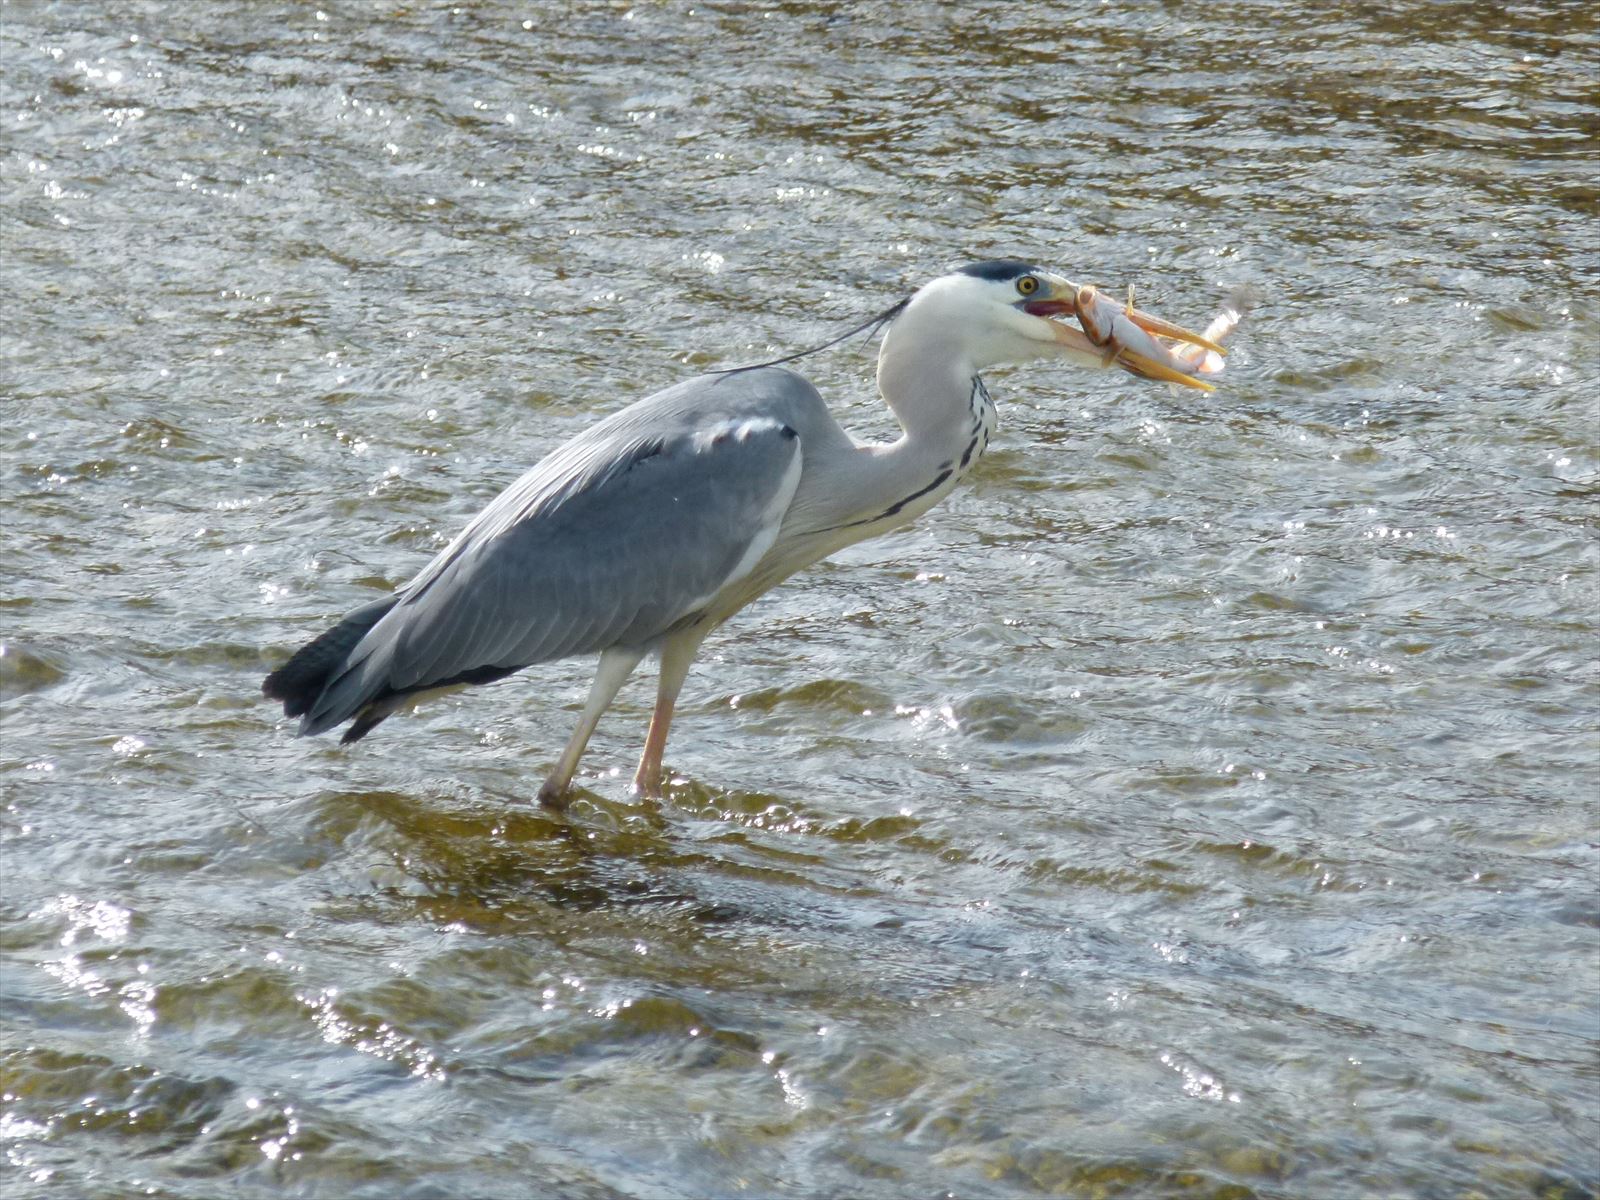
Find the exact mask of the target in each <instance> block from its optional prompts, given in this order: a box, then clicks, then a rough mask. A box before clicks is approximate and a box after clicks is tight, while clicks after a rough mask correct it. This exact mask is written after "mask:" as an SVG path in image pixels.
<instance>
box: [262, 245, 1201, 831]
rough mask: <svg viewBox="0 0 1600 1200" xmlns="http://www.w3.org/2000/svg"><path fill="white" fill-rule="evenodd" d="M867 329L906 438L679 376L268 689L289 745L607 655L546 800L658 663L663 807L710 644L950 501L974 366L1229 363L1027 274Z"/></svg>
mask: <svg viewBox="0 0 1600 1200" xmlns="http://www.w3.org/2000/svg"><path fill="white" fill-rule="evenodd" d="M1063 316H1074V317H1076V318H1077V319H1078V320H1079V322H1080V324H1081V326H1082V328H1081V329H1080V328H1075V327H1073V326H1071V325H1068V324H1067V323H1066V322H1064V321H1062V320H1058V319H1056V318H1059V317H1063ZM881 318H882V322H886V323H887V324H886V331H885V334H884V338H883V342H882V345H881V347H880V350H879V355H878V375H877V378H878V389H879V391H880V392H881V393H882V396H883V399H884V401H885V402H886V403H887V404H888V406H889V408H890V409H891V410H892V412H893V414H894V416H895V418H896V419H897V421H898V422H899V424H900V428H901V434H900V436H899V437H898V438H897V439H896V440H894V441H892V442H884V443H868V444H862V443H858V442H857V441H856V440H855V439H854V438H852V437H851V436H850V435H849V434H848V433H847V432H845V430H844V429H843V428H841V427H840V425H839V424H838V422H837V421H835V420H834V418H833V416H832V414H831V413H830V412H829V411H828V408H827V405H826V404H825V403H824V402H823V399H822V397H821V395H820V394H819V393H818V392H817V390H816V389H815V388H814V387H812V386H811V384H809V383H807V382H806V381H805V380H804V379H803V378H801V377H800V376H799V375H797V374H794V373H793V372H791V371H789V370H787V369H785V368H783V367H782V366H779V365H774V364H763V365H762V366H759V367H754V368H743V369H738V370H734V371H729V372H719V373H713V374H709V375H701V376H699V377H697V378H693V379H689V380H686V381H684V382H682V383H678V384H676V385H675V386H672V387H669V388H667V389H665V390H664V391H660V392H657V393H655V394H654V395H652V396H649V397H647V398H645V399H643V400H640V401H638V402H637V403H635V404H633V405H630V406H629V407H627V408H624V409H622V410H621V411H620V412H617V413H615V414H614V415H612V416H610V417H607V418H606V419H605V420H602V421H600V422H599V423H597V424H595V425H593V426H591V427H590V428H589V429H587V430H585V431H584V432H582V433H580V434H579V435H578V436H576V437H575V438H573V439H572V440H571V441H569V442H567V443H566V444H565V445H563V446H561V447H560V448H559V449H557V450H555V451H554V452H553V453H551V454H550V455H549V456H548V457H547V458H545V459H544V460H543V461H542V462H540V463H539V464H538V465H537V466H535V467H534V468H533V469H532V470H530V471H528V472H527V473H526V474H525V475H523V476H522V477H521V478H520V479H518V480H517V481H516V482H515V483H513V484H511V486H510V487H508V488H507V489H506V490H505V491H504V492H502V493H501V494H500V495H499V496H498V497H497V498H496V499H495V500H494V501H492V502H491V503H490V504H489V506H488V507H487V508H485V509H484V510H483V511H482V512H481V513H479V514H478V516H477V517H476V518H475V519H474V520H473V521H472V522H471V523H470V524H468V525H467V527H466V528H465V529H464V530H463V531H462V532H461V533H460V534H459V535H458V536H457V537H456V538H455V540H454V541H452V542H450V544H449V545H448V546H446V547H445V548H444V550H442V551H441V552H440V553H439V554H438V555H437V556H436V557H435V558H434V559H433V560H432V561H431V562H429V563H428V564H427V565H426V566H425V567H423V568H422V570H421V572H419V573H418V574H417V575H416V577H415V578H413V579H412V580H411V581H410V582H408V583H406V584H405V585H403V586H402V587H400V588H399V589H398V590H396V591H395V592H394V593H393V594H392V595H389V596H385V597H384V598H383V599H381V600H377V601H374V602H372V603H370V604H367V605H365V606H364V607H362V608H358V609H356V610H355V611H354V612H352V613H350V614H349V615H348V616H346V617H345V618H344V619H343V620H342V621H340V622H339V623H338V624H337V625H335V626H333V628H331V629H329V630H328V631H327V632H325V633H324V634H322V636H320V637H318V638H316V639H315V640H314V641H312V642H310V643H309V644H308V645H306V646H305V647H304V648H302V649H301V650H300V651H299V652H298V653H297V654H295V655H294V656H293V657H292V658H291V659H289V661H288V662H287V663H285V664H284V665H283V666H282V667H280V668H278V669H277V670H276V671H274V672H272V674H270V675H268V676H267V678H266V681H265V683H264V684H263V687H262V690H263V691H264V693H265V694H266V695H267V696H268V697H269V698H271V699H274V700H281V701H282V702H283V709H284V712H285V714H286V715H288V716H290V717H299V718H300V728H299V732H300V733H301V734H302V735H309V734H317V733H322V732H324V731H325V730H328V729H331V728H333V727H334V726H337V725H340V724H343V723H344V722H346V721H350V722H351V725H350V728H349V729H348V730H347V731H346V732H345V734H344V738H343V740H344V741H345V742H352V741H355V740H357V739H359V738H362V737H365V736H366V735H367V734H368V733H370V732H371V731H372V729H373V728H374V727H375V726H376V725H378V724H379V723H380V722H382V721H383V720H384V719H385V718H386V717H388V716H389V715H391V714H392V713H394V712H396V711H397V710H399V709H402V708H406V707H409V706H411V705H412V704H414V703H416V702H417V701H418V700H419V699H421V698H425V697H428V696H430V695H436V694H439V693H441V692H443V691H446V690H450V689H454V688H458V687H463V686H466V685H469V684H481V683H489V682H491V681H493V680H497V679H501V678H503V677H505V676H507V675H510V674H511V673H512V672H514V671H519V670H521V669H522V668H523V667H527V666H530V665H532V664H534V663H540V662H548V661H550V660H553V659H559V658H566V657H568V656H571V655H577V654H596V653H597V654H598V655H599V664H598V667H597V669H596V671H595V676H594V683H593V685H592V687H591V688H590V690H589V695H588V699H587V700H586V702H585V703H584V706H583V710H582V714H581V715H580V716H579V718H578V725H577V729H576V730H575V731H574V732H573V734H572V737H571V739H570V740H569V741H568V742H567V745H566V748H565V749H564V750H563V751H562V752H561V755H560V757H559V758H558V759H557V760H556V763H555V766H554V767H553V768H552V769H551V771H550V773H549V776H548V777H547V778H546V779H545V781H544V784H543V786H542V787H541V788H540V790H539V798H540V800H541V801H542V802H544V803H546V804H550V805H554V806H560V805H562V804H563V803H564V801H565V797H566V796H567V793H568V789H569V787H570V786H571V783H572V778H573V775H574V773H575V772H576V771H577V767H578V760H579V758H580V757H581V756H582V754H583V751H584V747H585V746H586V745H587V744H588V741H589V738H590V735H591V734H592V733H593V732H594V729H595V726H596V724H597V723H598V722H599V720H600V717H601V714H602V713H604V712H605V710H606V709H607V708H608V707H609V706H610V704H611V702H612V700H613V699H614V698H615V696H616V694H617V691H618V689H620V688H621V686H622V684H623V682H624V681H625V680H626V679H627V678H628V676H629V675H630V674H631V673H632V671H633V670H634V668H635V667H636V666H638V664H639V662H640V661H641V660H642V659H643V658H644V657H645V656H646V655H649V654H655V655H656V656H657V657H658V658H659V660H660V677H659V682H658V684H657V691H656V703H655V710H654V714H653V716H652V717H651V721H650V727H649V731H648V733H647V734H646V736H645V743H644V752H643V754H642V755H641V757H640V760H639V768H638V771H637V773H636V774H635V775H634V787H635V789H637V790H638V791H641V792H644V793H646V794H659V788H660V785H661V775H662V766H661V763H662V753H663V751H664V749H665V746H666V740H667V728H668V726H669V724H670V723H671V721H672V713H673V708H674V705H675V704H676V702H677V698H678V693H679V690H680V689H681V688H682V686H683V682H684V677H685V675H686V674H687V672H688V670H689V665H690V663H692V662H693V661H694V658H695V655H696V653H697V652H698V651H699V649H700V645H701V643H702V642H703V641H704V640H705V638H706V635H707V634H709V633H710V632H711V631H712V630H713V629H715V628H716V627H717V626H718V625H720V624H722V622H724V621H726V620H727V619H728V618H729V617H730V616H732V615H733V614H734V613H735V612H737V611H738V610H739V609H741V608H743V607H744V606H745V605H747V604H749V603H750V602H751V601H752V600H754V599H755V598H756V597H757V596H759V595H761V594H762V593H763V592H765V591H767V590H768V589H770V588H772V587H774V586H776V585H777V584H778V583H780V582H782V581H783V580H785V579H787V578H788V577H789V576H790V575H792V574H794V573H795V572H796V571H798V570H800V569H801V568H802V567H805V566H808V565H810V564H811V563H814V562H816V561H818V560H819V559H822V558H825V557H826V556H828V555H829V554H832V553H834V552H835V551H837V550H839V549H841V548H843V547H845V546H848V545H850V544H852V543H854V542H859V541H861V540H863V539H865V538H870V537H875V536H877V535H879V534H882V533H885V532H887V531H888V530H890V529H893V528H895V527H897V526H901V525H904V524H906V523H907V522H909V521H912V520H914V519H915V518H917V517H919V516H921V515H922V514H923V513H925V512H927V511H928V510H929V509H930V508H932V507H933V506H934V505H935V504H937V503H939V501H940V500H942V499H943V498H944V497H945V496H946V495H948V494H949V493H950V491H951V490H952V489H953V488H955V487H956V485H957V484H959V483H960V482H961V481H962V479H963V478H964V477H965V476H966V475H967V474H968V473H969V472H970V471H971V470H972V468H973V466H974V465H975V464H976V463H977V461H978V459H979V458H980V457H982V455H983V452H984V450H985V448H986V447H987V446H988V444H989V438H990V435H991V433H992V432H993V430H994V427H995V408H994V403H993V401H992V400H991V399H990V397H989V392H988V390H987V388H986V387H985V386H984V383H983V380H982V378H981V376H980V372H982V371H983V370H985V369H986V368H989V367H992V366H995V365H997V364H1000V363H1008V362H1022V361H1026V360H1029V359H1038V358H1050V357H1054V358H1063V359H1066V360H1068V361H1070V362H1075V363H1078V364H1080V365H1083V366H1088V367H1106V366H1110V365H1113V364H1115V365H1118V366H1121V367H1123V368H1124V369H1126V370H1129V371H1132V372H1133V373H1135V374H1139V375H1144V376H1147V377H1150V378H1157V379H1165V380H1169V381H1172V382H1178V383H1187V384H1192V385H1194V386H1198V387H1204V388H1207V389H1209V386H1210V385H1208V384H1204V383H1201V382H1199V381H1197V380H1196V379H1195V378H1194V376H1195V375H1196V374H1197V373H1206V372H1211V371H1215V370H1216V369H1218V367H1220V359H1218V358H1217V357H1216V356H1217V355H1218V354H1220V352H1221V350H1220V347H1218V346H1216V345H1215V344H1214V342H1213V341H1211V340H1208V339H1207V338H1206V337H1202V336H1201V335H1198V334H1194V333H1190V332H1189V331H1187V330H1185V329H1182V328H1180V327H1178V326H1176V325H1170V324H1167V323H1166V322H1164V321H1161V320H1159V319H1158V318H1156V317H1153V316H1151V315H1149V314H1148V313H1142V312H1139V311H1137V310H1135V309H1134V308H1133V307H1132V306H1131V304H1130V305H1129V306H1128V307H1126V308H1121V307H1118V306H1115V305H1108V304H1107V302H1106V301H1105V300H1104V299H1103V298H1101V297H1098V296H1097V295H1096V294H1095V293H1094V289H1092V288H1080V287H1079V286H1078V285H1076V284H1074V283H1072V282H1071V281H1070V280H1068V279H1066V278H1064V277H1063V276H1061V275H1059V274H1057V273H1055V272H1052V271H1049V270H1046V269H1044V268H1042V267H1039V266H1036V265H1034V264H1032V263H1028V262H1023V261H1020V260H1013V259H1005V260H995V261H989V262H980V263H974V264H972V265H970V266H966V267H963V268H961V269H960V270H958V271H955V272H953V273H952V274H949V275H944V276H941V277H940V278H938V279H935V280H933V281H932V282H931V283H928V284H927V285H925V286H924V287H922V288H921V289H920V290H918V291H917V292H916V293H915V294H914V295H913V296H912V297H910V299H909V300H906V301H902V302H901V303H900V304H898V305H896V306H894V307H893V308H892V309H890V310H888V312H886V313H884V314H881ZM882 322H880V323H882ZM868 324H872V323H871V322H869V323H868ZM865 327H866V326H862V327H861V328H865ZM1158 337H1159V338H1161V339H1165V340H1162V341H1157V340H1156V338H1158ZM1173 346H1176V347H1178V349H1179V351H1180V352H1179V353H1173V352H1172V349H1171V347H1173ZM793 357H798V356H793ZM778 361H779V362H780V363H781V362H785V361H790V360H788V359H782V360H778Z"/></svg>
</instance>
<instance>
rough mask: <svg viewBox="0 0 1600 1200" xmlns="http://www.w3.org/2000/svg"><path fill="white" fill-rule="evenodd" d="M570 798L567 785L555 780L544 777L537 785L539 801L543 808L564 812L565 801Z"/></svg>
mask: <svg viewBox="0 0 1600 1200" xmlns="http://www.w3.org/2000/svg"><path fill="white" fill-rule="evenodd" d="M571 799H572V794H571V792H570V791H569V790H568V788H567V785H566V784H564V783H561V782H559V781H557V780H554V779H546V780H545V781H544V783H543V784H541V785H540V787H539V803H540V805H541V806H543V807H544V808H553V809H555V810H556V811H557V812H565V811H566V807H567V803H568V801H569V800H571Z"/></svg>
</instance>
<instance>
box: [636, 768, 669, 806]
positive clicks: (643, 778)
mask: <svg viewBox="0 0 1600 1200" xmlns="http://www.w3.org/2000/svg"><path fill="white" fill-rule="evenodd" d="M665 774H666V773H665V772H664V771H662V769H661V768H660V767H659V766H657V767H656V768H655V770H653V771H650V770H646V769H645V768H644V767H642V766H641V767H640V768H639V770H638V771H637V772H636V773H635V774H634V777H633V794H634V795H635V796H641V797H643V798H644V799H646V800H659V799H661V792H662V781H663V779H664V778H665Z"/></svg>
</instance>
